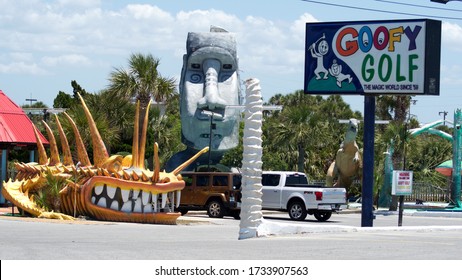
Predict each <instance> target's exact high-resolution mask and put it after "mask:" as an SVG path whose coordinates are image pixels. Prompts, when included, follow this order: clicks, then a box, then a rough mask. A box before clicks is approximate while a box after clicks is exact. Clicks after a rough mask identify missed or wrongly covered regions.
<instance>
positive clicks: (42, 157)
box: [32, 124, 48, 165]
mask: <svg viewBox="0 0 462 280" xmlns="http://www.w3.org/2000/svg"><path fill="white" fill-rule="evenodd" d="M32 126H33V127H34V134H35V139H36V141H37V151H38V163H39V164H41V165H45V164H47V163H48V157H47V152H46V151H45V147H44V146H43V143H42V140H40V136H39V135H38V132H37V128H36V127H35V125H34V124H32Z"/></svg>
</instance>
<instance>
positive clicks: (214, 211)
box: [207, 200, 224, 218]
mask: <svg viewBox="0 0 462 280" xmlns="http://www.w3.org/2000/svg"><path fill="white" fill-rule="evenodd" d="M207 214H208V215H209V217H210V218H223V216H224V207H223V203H222V202H221V201H218V200H212V201H210V202H209V204H208V205H207Z"/></svg>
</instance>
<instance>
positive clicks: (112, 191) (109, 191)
mask: <svg viewBox="0 0 462 280" xmlns="http://www.w3.org/2000/svg"><path fill="white" fill-rule="evenodd" d="M116 190H117V189H115V188H111V187H106V193H107V195H108V196H109V198H111V199H114V196H115V193H116Z"/></svg>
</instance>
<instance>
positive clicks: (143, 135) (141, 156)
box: [138, 100, 151, 169]
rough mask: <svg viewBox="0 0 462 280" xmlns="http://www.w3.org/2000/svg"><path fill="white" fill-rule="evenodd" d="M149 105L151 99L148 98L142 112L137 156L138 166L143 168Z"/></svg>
mask: <svg viewBox="0 0 462 280" xmlns="http://www.w3.org/2000/svg"><path fill="white" fill-rule="evenodd" d="M150 106H151V100H149V103H148V106H146V111H145V112H146V113H145V114H144V120H143V127H142V128H141V139H140V148H139V156H138V167H140V168H143V169H144V153H145V152H146V133H147V130H148V122H149V107H150Z"/></svg>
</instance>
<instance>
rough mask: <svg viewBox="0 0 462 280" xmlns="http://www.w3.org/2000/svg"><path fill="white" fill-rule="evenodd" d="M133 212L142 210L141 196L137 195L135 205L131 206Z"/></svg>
mask: <svg viewBox="0 0 462 280" xmlns="http://www.w3.org/2000/svg"><path fill="white" fill-rule="evenodd" d="M133 212H138V213H141V212H143V210H142V204H141V198H139V197H138V199H137V200H136V201H135V207H134V208H133Z"/></svg>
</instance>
